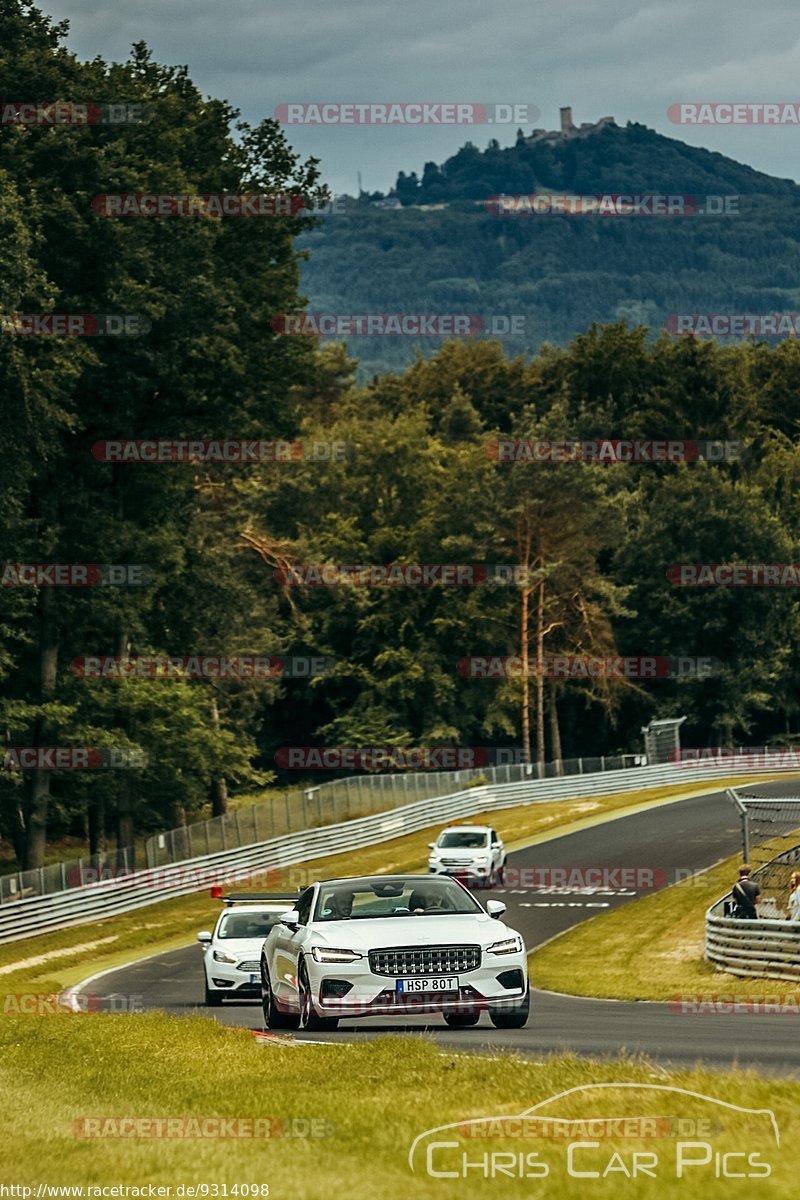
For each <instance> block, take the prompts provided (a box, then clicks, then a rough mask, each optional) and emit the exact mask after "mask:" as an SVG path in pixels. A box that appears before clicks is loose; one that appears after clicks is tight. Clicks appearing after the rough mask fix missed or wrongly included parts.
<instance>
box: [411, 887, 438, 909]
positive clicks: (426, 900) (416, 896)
mask: <svg viewBox="0 0 800 1200" xmlns="http://www.w3.org/2000/svg"><path fill="white" fill-rule="evenodd" d="M440 906H441V900H440V898H439V897H438V896H436V895H434V893H433V892H413V893H412V894H411V896H410V897H409V901H408V911H409V912H411V913H421V912H427V911H428V909H429V908H439V907H440Z"/></svg>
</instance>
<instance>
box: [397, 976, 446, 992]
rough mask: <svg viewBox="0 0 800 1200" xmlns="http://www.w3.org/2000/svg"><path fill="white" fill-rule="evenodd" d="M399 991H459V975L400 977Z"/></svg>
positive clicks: (398, 982)
mask: <svg viewBox="0 0 800 1200" xmlns="http://www.w3.org/2000/svg"><path fill="white" fill-rule="evenodd" d="M397 991H398V992H457V991H458V977H457V976H455V975H445V976H442V975H434V976H428V977H427V978H426V977H425V976H419V977H418V978H416V979H398V981H397Z"/></svg>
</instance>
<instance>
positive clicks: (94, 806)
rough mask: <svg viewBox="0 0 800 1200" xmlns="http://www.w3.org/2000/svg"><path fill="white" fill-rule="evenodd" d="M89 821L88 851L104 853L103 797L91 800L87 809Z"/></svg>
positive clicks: (104, 808)
mask: <svg viewBox="0 0 800 1200" xmlns="http://www.w3.org/2000/svg"><path fill="white" fill-rule="evenodd" d="M86 815H87V819H88V823H89V853H90V854H104V853H105V849H106V802H105V799H104V797H102V796H101V797H99V798H98V799H97V800H92V801H90V803H89V808H88V811H87V814H86Z"/></svg>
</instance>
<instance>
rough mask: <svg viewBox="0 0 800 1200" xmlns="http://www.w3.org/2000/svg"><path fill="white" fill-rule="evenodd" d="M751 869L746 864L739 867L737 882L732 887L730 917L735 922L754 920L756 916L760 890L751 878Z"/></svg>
mask: <svg viewBox="0 0 800 1200" xmlns="http://www.w3.org/2000/svg"><path fill="white" fill-rule="evenodd" d="M750 874H751V868H750V867H749V866H748V864H747V863H744V864H743V865H742V866H741V867H739V879H738V882H737V883H735V884H734V885H733V888H732V890H731V896H732V897H733V912H732V913H731V916H733V917H736V918H737V920H740V921H741V920H743V919H746V920H755V919H756V917H757V916H758V897H759V896H760V895H761V888H760V887H759V886H758V884H757V883H755V882H754V881H753V880H752V879H751V878H750Z"/></svg>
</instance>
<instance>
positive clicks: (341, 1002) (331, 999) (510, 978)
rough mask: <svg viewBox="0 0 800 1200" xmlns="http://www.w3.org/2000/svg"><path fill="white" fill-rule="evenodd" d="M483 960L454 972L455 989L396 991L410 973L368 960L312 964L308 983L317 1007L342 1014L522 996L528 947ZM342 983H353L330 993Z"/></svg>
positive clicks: (432, 1008) (430, 1008)
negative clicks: (384, 970)
mask: <svg viewBox="0 0 800 1200" xmlns="http://www.w3.org/2000/svg"><path fill="white" fill-rule="evenodd" d="M482 959H483V961H482V963H481V966H480V967H477V968H476V969H475V970H472V971H459V972H453V973H452V974H454V975H456V977H457V979H458V984H459V986H458V990H457V991H455V990H454V991H446V992H445V991H442V992H398V991H397V979H398V978H407V976H391V975H382V974H381V975H378V974H375V973H373V972H372V971H371V970H370V968H369V963H368V961H367V960H366V959H362V960H357V961H356V962H354V963H348V964H347V965H343V964H341V963H324V964H323V963H316V962H313V963H311V962H309V963H308V969H309V982H310V984H311V988H312V991H313V994H314V1004H315V1007H316V1008H317V1009H318V1011H319V1012H320V1013H321V1014H322V1013H324V1014H325V1015H330V1016H339V1017H370V1016H390V1015H392V1014H397V1013H399V1012H400V1013H409V1014H410V1013H426V1012H435V1013H447V1012H468V1011H470V1012H471V1011H474V1010H475V1009H478V1010H482V1009H485V1008H488V1007H489V1005H490V1004H491V1005H494V1004H497V1003H499V1002H502V1001H505V1002H507V1003H509V1004H513V1003H514V1002H515V1001H520V1000H522V999H523V997H524V996H525V993H526V991H527V987H528V973H527V961H526V954H525V951H524V950H523V951H521V952H519V953H517V954H498V955H494V954H488V953H484V954H483V956H482ZM307 961H308V960H307ZM501 976H502V977H503V978H502V979H501V978H500V977H501ZM344 984H348V985H349V987H348V990H347V992H346V993H345V994H344V995H335V994H331V991H332V989H337V988H341V985H344Z"/></svg>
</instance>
